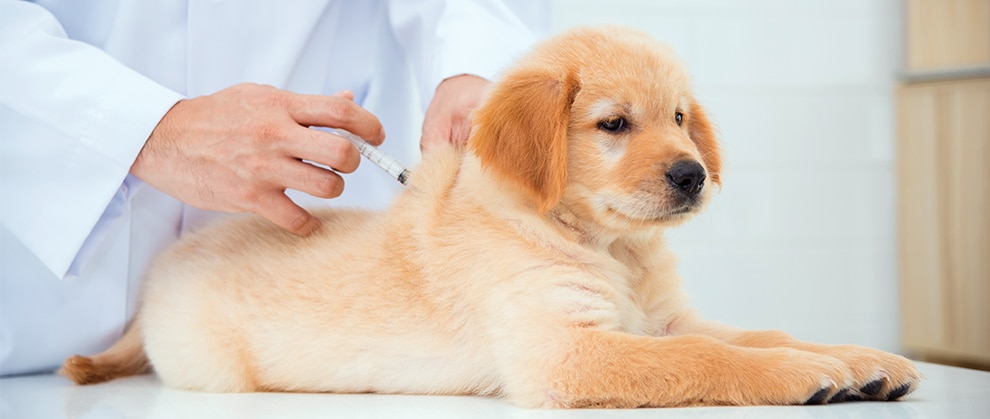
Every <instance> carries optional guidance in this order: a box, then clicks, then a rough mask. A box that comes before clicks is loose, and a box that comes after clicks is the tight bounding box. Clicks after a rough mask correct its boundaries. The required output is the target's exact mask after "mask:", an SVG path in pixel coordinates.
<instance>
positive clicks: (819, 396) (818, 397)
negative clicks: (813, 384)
mask: <svg viewBox="0 0 990 419" xmlns="http://www.w3.org/2000/svg"><path fill="white" fill-rule="evenodd" d="M831 392H832V389H831V388H830V387H825V388H823V389H821V390H818V392H817V393H815V394H814V395H812V396H811V398H809V399H808V400H806V401H805V402H804V404H806V405H809V404H825V400H826V399H828V395H829V393H831Z"/></svg>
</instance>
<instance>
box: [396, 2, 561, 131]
mask: <svg viewBox="0 0 990 419" xmlns="http://www.w3.org/2000/svg"><path fill="white" fill-rule="evenodd" d="M507 3H508V4H507ZM523 9H525V11H529V12H534V13H537V14H541V16H538V17H533V16H527V17H526V19H520V16H518V15H517V12H520V11H523ZM548 12H549V6H548V5H547V4H546V2H544V1H539V0H536V1H529V2H522V3H516V2H514V1H510V2H503V1H498V0H478V1H456V0H455V1H443V0H434V1H418V2H417V1H408V0H406V1H403V0H393V1H392V2H390V3H389V19H390V22H391V24H392V28H393V31H394V32H395V34H396V38H397V39H398V40H399V42H400V43H401V44H402V46H403V48H404V49H405V51H406V54H407V56H408V58H409V61H410V62H411V63H412V65H413V68H414V72H415V73H416V78H417V80H419V86H418V87H419V91H420V96H421V99H422V106H423V108H424V109H426V115H425V119H424V123H423V137H422V139H421V147H422V148H423V149H424V150H426V149H429V148H430V147H431V146H432V145H433V144H437V143H440V142H454V143H463V142H464V141H466V140H467V136H468V134H469V133H470V120H469V115H470V111H471V110H472V109H474V108H475V107H476V106H477V105H478V104H479V103H480V102H481V99H482V97H483V94H484V91H485V90H486V88H487V86H488V84H489V81H490V80H493V79H494V77H495V76H496V74H497V73H498V72H499V71H500V70H501V69H502V68H503V67H505V66H506V65H508V64H509V63H510V62H511V61H512V60H513V59H514V58H516V57H517V56H519V55H521V54H522V53H523V52H524V51H525V50H527V49H528V48H529V47H530V46H531V45H532V44H533V43H534V42H535V41H536V35H534V32H537V33H542V32H544V31H546V26H547V20H548V16H547V14H548Z"/></svg>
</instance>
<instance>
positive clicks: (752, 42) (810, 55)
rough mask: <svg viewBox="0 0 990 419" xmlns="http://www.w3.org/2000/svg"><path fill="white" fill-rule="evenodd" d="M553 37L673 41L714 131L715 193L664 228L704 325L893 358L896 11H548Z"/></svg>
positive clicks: (710, 3)
mask: <svg viewBox="0 0 990 419" xmlns="http://www.w3.org/2000/svg"><path fill="white" fill-rule="evenodd" d="M553 19H554V31H555V32H556V31H560V30H563V29H565V28H568V27H571V26H575V25H583V24H597V23H620V24H624V25H628V26H632V27H637V28H640V29H643V30H646V31H647V32H649V33H651V34H652V35H653V36H655V37H657V38H659V39H661V40H663V41H665V42H667V43H669V44H671V45H673V47H674V48H675V49H676V50H677V51H678V52H679V54H680V55H681V57H682V58H683V59H684V61H685V62H686V64H687V66H688V68H689V69H690V71H691V73H692V74H693V76H694V85H695V91H696V93H697V96H698V97H699V99H700V101H701V103H702V104H704V105H706V106H707V109H708V113H709V116H710V117H711V118H712V119H713V120H714V121H715V122H716V124H717V125H718V127H719V131H720V133H721V137H722V141H723V146H724V152H725V156H724V157H725V161H726V168H725V171H724V172H723V182H724V185H723V188H722V191H721V192H720V193H718V194H716V196H715V199H714V201H713V203H712V205H711V207H710V208H709V210H708V211H707V212H706V213H705V214H703V215H702V216H700V217H698V218H697V219H695V220H693V221H691V222H690V223H688V224H687V225H685V226H683V227H680V228H679V229H677V230H675V231H672V232H671V240H670V242H671V245H672V246H673V247H674V248H675V249H676V251H677V252H678V253H679V254H680V255H681V257H680V260H681V269H680V270H681V272H682V274H683V276H684V278H685V282H686V286H687V288H688V290H689V292H690V294H691V297H692V300H693V302H694V304H695V306H696V307H697V308H698V310H699V311H700V312H701V313H702V314H703V315H705V316H706V317H709V318H713V319H717V320H720V321H723V322H726V323H730V324H734V325H737V326H742V327H746V328H761V329H763V328H771V329H782V330H785V331H787V332H790V333H792V334H794V335H796V336H797V337H799V338H802V339H807V340H814V341H819V342H825V343H858V344H863V345H869V346H874V347H879V348H881V349H886V350H893V351H897V350H899V344H898V341H899V339H898V333H899V332H898V324H899V323H898V322H899V320H898V294H897V280H896V275H897V272H896V261H895V255H896V232H895V229H894V226H895V220H894V215H895V208H894V199H895V196H894V190H895V179H894V173H895V167H894V160H893V157H894V152H893V144H894V131H893V127H894V121H893V118H894V116H893V109H894V108H893V106H894V105H893V87H894V83H895V78H896V75H897V71H898V68H899V65H900V57H901V43H900V31H901V5H900V2H898V1H897V0H815V1H810V0H808V1H805V0H800V1H796V0H747V1H739V0H692V1H685V0H621V1H615V0H613V1H593V0H581V1H575V0H557V1H555V2H554V11H553Z"/></svg>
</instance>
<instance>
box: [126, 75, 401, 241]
mask: <svg viewBox="0 0 990 419" xmlns="http://www.w3.org/2000/svg"><path fill="white" fill-rule="evenodd" d="M310 126H323V127H334V128H343V129H346V130H348V131H351V132H353V133H355V134H357V135H359V136H361V137H362V138H365V139H367V140H368V141H369V142H371V143H372V144H375V145H378V144H380V143H381V142H382V140H383V139H384V138H385V132H384V131H383V130H382V126H381V123H379V122H378V119H377V118H376V117H375V116H374V115H372V114H371V113H370V112H368V111H367V110H365V109H363V108H361V107H360V106H358V105H357V104H355V103H354V102H353V95H352V94H351V93H350V92H342V93H338V94H336V95H334V96H313V95H300V94H295V93H291V92H286V91H283V90H279V89H276V88H274V87H271V86H261V85H256V84H239V85H236V86H233V87H229V88H227V89H224V90H221V91H219V92H217V93H215V94H212V95H208V96H200V97H196V98H192V99H186V100H182V101H179V102H178V103H176V104H175V106H173V107H172V109H171V110H169V111H168V113H166V114H165V116H164V117H162V119H161V121H160V122H159V123H158V125H157V126H156V127H155V129H154V131H153V132H152V133H151V136H150V137H148V140H147V142H146V143H145V145H144V148H143V149H142V150H141V152H140V154H138V157H137V159H136V160H135V161H134V164H133V165H132V166H131V173H133V174H134V175H135V176H137V177H138V178H139V179H141V180H143V181H144V182H146V183H148V184H150V185H152V186H154V187H155V188H157V189H158V190H160V191H162V192H165V193H167V194H169V195H171V196H173V197H175V198H177V199H179V200H181V201H183V202H185V203H187V204H189V205H192V206H195V207H198V208H203V209H208V210H217V211H226V212H244V211H249V212H253V213H256V214H258V215H261V216H262V217H264V218H267V219H268V220H270V221H272V222H273V223H275V224H277V225H279V226H281V227H282V228H285V229H286V230H288V231H291V232H293V233H296V234H299V235H306V234H309V233H310V232H312V231H313V229H314V228H316V227H317V226H318V225H319V221H318V220H317V219H316V218H314V217H313V216H312V215H311V214H309V213H308V212H306V210H304V209H302V208H300V207H299V206H298V205H296V204H295V203H293V202H292V200H290V199H289V198H288V197H287V196H286V195H285V190H286V189H296V190H299V191H302V192H306V193H308V194H310V195H313V196H318V197H322V198H333V197H336V196H338V195H340V193H341V192H342V191H343V187H344V181H343V179H342V178H341V177H340V175H338V174H337V173H335V172H334V171H337V172H342V173H349V172H352V171H354V170H355V169H356V168H357V166H358V163H359V162H360V160H361V156H360V154H358V152H357V150H356V149H355V148H354V147H353V146H351V144H350V143H348V142H347V140H345V139H343V138H340V137H337V136H335V135H332V134H329V133H326V132H322V131H317V130H314V129H310V128H308V127H310ZM303 160H309V161H312V162H316V163H321V164H324V165H326V166H329V167H331V168H333V170H326V169H323V168H321V167H317V166H314V165H312V164H309V163H306V162H304V161H303Z"/></svg>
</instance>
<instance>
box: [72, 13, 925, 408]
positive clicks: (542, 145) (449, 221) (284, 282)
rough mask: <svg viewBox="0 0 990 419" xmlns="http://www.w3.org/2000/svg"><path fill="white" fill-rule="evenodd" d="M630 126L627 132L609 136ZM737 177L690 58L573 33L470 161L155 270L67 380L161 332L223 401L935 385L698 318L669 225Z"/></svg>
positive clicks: (503, 106) (222, 227) (195, 384)
mask: <svg viewBox="0 0 990 419" xmlns="http://www.w3.org/2000/svg"><path fill="white" fill-rule="evenodd" d="M678 112H680V113H681V114H682V117H683V123H682V124H679V123H678V122H677V120H676V117H675V115H676V114H677V113H678ZM617 116H621V117H623V118H624V120H625V122H626V123H627V124H628V129H627V130H625V131H619V132H614V133H613V132H608V131H607V130H604V129H602V127H601V123H602V121H604V120H610V118H612V119H611V120H614V118H615V117H617ZM684 160H689V161H695V162H699V163H701V164H702V165H703V166H704V168H705V172H706V175H707V179H708V180H707V183H706V186H704V188H703V190H702V192H701V194H700V195H699V196H698V199H697V200H696V201H685V200H684V199H682V198H680V197H679V195H677V193H676V191H673V190H672V188H671V185H670V184H669V182H668V181H667V180H666V178H665V173H667V171H668V170H670V167H671V165H672V164H673V163H674V162H675V161H684ZM720 168H721V160H720V155H719V152H718V147H717V143H716V141H715V138H714V134H713V131H712V129H711V126H710V124H709V123H708V120H707V118H706V117H705V115H704V112H703V110H702V109H701V107H700V106H699V105H698V104H697V103H696V101H695V100H694V98H693V96H692V95H691V91H690V89H689V87H688V78H687V75H686V73H685V72H684V71H683V70H682V68H681V66H680V64H678V62H677V61H676V59H675V58H674V57H673V55H672V53H671V52H670V51H669V50H667V49H666V48H665V47H662V46H660V45H659V44H657V43H656V42H655V41H653V40H652V39H649V38H648V37H646V36H645V35H643V34H640V33H638V32H634V31H631V30H627V29H621V28H614V27H610V28H599V29H581V30H576V31H572V32H569V33H566V34H563V35H561V36H558V37H555V38H553V39H551V40H549V41H547V42H546V43H544V44H542V45H540V46H539V47H537V48H536V49H535V50H534V51H533V52H532V53H531V54H529V55H528V56H526V57H524V58H523V59H522V60H521V61H520V62H519V63H518V64H516V65H515V66H514V67H512V68H511V69H510V70H508V71H507V72H506V73H505V75H504V76H503V77H502V79H501V80H500V81H499V82H498V83H497V84H496V86H495V87H494V89H493V90H492V92H491V93H490V95H489V97H488V99H487V101H486V103H485V104H484V105H482V108H481V109H479V111H478V112H477V113H476V115H475V130H474V131H473V134H472V137H471V140H470V146H469V149H468V150H463V151H462V150H456V149H453V148H451V149H448V150H441V151H437V152H434V153H432V154H430V155H427V156H425V158H424V161H423V162H422V164H421V165H419V167H417V168H416V169H415V171H414V173H413V176H412V182H411V184H410V185H409V190H407V191H405V192H404V193H402V194H401V195H399V196H398V198H397V199H396V201H395V202H394V204H393V205H392V206H391V208H390V209H389V210H388V211H386V212H384V213H373V212H365V211H348V210H330V211H323V212H320V213H319V217H320V218H321V219H322V220H323V223H322V228H321V229H319V230H318V231H317V232H316V233H314V234H313V235H312V236H310V237H306V238H299V237H296V236H293V235H291V234H288V233H285V232H284V231H281V230H280V229H279V228H277V227H275V226H273V225H271V224H269V223H267V222H266V221H263V220H261V219H259V218H257V217H244V218H240V219H237V220H234V221H230V222H226V223H221V224H218V225H215V226H212V227H210V228H208V229H205V230H203V231H201V232H199V233H197V234H195V235H192V236H190V237H187V238H184V239H183V240H182V241H180V242H179V243H178V244H176V245H175V246H173V247H172V248H170V249H169V250H168V251H167V252H165V253H164V254H163V255H162V256H161V257H160V259H158V261H157V262H156V263H155V264H154V267H153V268H152V269H151V271H150V272H149V274H148V280H147V288H146V290H145V293H144V296H145V297H144V301H143V305H142V307H141V311H140V314H139V315H138V317H137V320H136V322H137V324H136V325H135V326H134V327H132V329H131V331H129V332H128V336H126V337H125V339H124V340H122V342H123V343H121V344H120V345H117V346H115V347H114V348H111V349H110V350H109V351H108V352H107V353H108V354H114V356H108V355H106V354H104V355H100V356H97V357H93V358H86V357H74V358H70V359H69V360H68V361H67V362H66V365H65V367H64V368H63V373H65V374H66V375H68V376H70V377H72V378H73V379H75V380H76V381H79V382H91V381H99V380H101V379H107V378H113V377H114V376H119V375H126V374H127V373H128V368H130V367H127V366H126V365H124V366H123V367H122V366H121V364H122V362H123V361H121V358H124V359H129V360H130V361H129V363H128V364H127V365H135V367H133V368H130V373H136V372H140V371H141V370H142V368H143V364H142V363H140V362H136V361H135V360H138V361H140V360H142V359H143V357H144V354H142V353H141V352H140V347H139V346H138V345H135V344H134V342H136V338H135V336H140V337H142V338H143V343H144V345H143V347H144V351H145V352H146V354H147V358H148V359H149V360H150V363H151V364H152V365H153V367H154V370H155V371H156V372H157V373H158V375H159V376H160V377H161V379H162V380H163V382H164V383H165V384H166V385H168V386H172V387H178V388H185V389H192V390H201V391H211V392H247V391H306V392H383V393H414V394H474V395H490V396H499V397H506V398H508V399H510V400H512V401H513V402H515V403H518V404H520V405H524V406H543V407H582V406H616V407H636V406H684V405H700V404H794V403H804V402H806V401H811V402H816V403H821V402H826V401H829V400H832V401H842V400H848V399H857V398H865V399H881V400H886V399H888V398H898V397H900V396H902V395H904V394H906V393H908V392H910V391H912V390H913V389H914V388H915V387H916V384H917V382H918V380H919V376H920V375H919V373H918V372H917V370H916V369H915V368H914V366H913V365H912V364H911V363H910V361H908V360H906V359H904V358H902V357H899V356H896V355H891V354H887V353H884V352H881V351H877V350H873V349H867V348H862V347H857V346H828V345H818V344H812V343H805V342H800V341H797V340H794V339H793V338H790V337H789V336H787V335H785V334H783V333H780V332H750V331H743V330H738V329H734V328H730V327H727V326H722V325H719V324H716V323H713V322H708V321H704V320H701V319H700V318H699V317H698V316H697V315H696V314H695V313H694V312H693V311H692V310H691V309H690V308H689V306H688V304H687V299H686V297H685V295H684V292H683V290H682V288H681V284H680V279H679V277H678V276H677V274H676V272H675V261H674V257H673V256H672V254H671V253H670V251H669V250H668V249H667V247H666V246H665V244H664V241H663V234H664V230H665V229H666V228H668V227H670V226H673V225H676V224H678V223H680V222H682V221H684V220H686V219H687V218H688V217H689V216H690V215H691V214H694V213H696V212H698V211H700V209H701V208H702V206H703V204H704V202H705V201H707V199H708V197H709V195H710V193H711V189H712V187H711V184H712V183H719V182H720V179H719V175H720ZM696 280H699V281H703V280H704V278H696ZM781 315H786V313H781ZM128 342H129V343H128ZM100 357H102V358H100ZM877 382H879V384H876V383H877Z"/></svg>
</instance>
